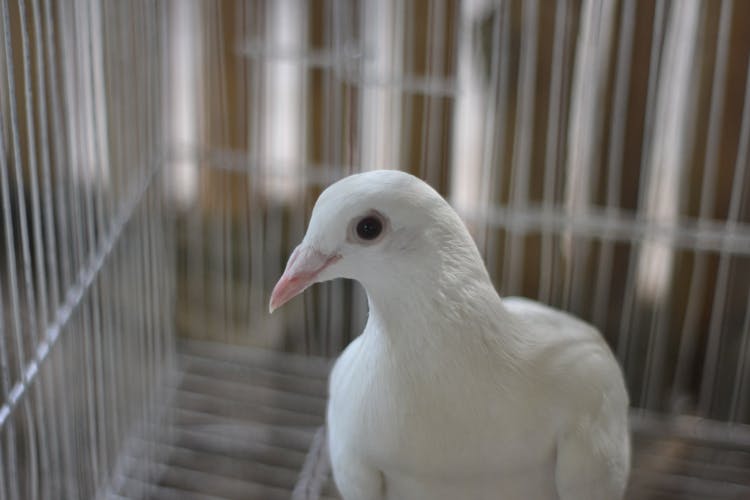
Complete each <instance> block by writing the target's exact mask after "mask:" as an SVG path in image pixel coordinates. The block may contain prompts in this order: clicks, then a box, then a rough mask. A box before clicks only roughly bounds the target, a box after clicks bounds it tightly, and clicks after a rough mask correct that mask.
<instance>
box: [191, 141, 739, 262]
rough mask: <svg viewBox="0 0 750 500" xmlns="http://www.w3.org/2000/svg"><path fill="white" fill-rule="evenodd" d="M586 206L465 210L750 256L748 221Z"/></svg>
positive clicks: (337, 172)
mask: <svg viewBox="0 0 750 500" xmlns="http://www.w3.org/2000/svg"><path fill="white" fill-rule="evenodd" d="M183 154H184V151H183ZM197 155H198V156H199V157H200V158H202V159H203V160H205V161H206V163H207V165H205V167H204V168H217V169H222V170H231V171H238V172H245V173H258V172H263V174H262V175H265V176H268V177H271V178H274V177H284V176H286V174H284V173H276V169H274V168H272V166H271V165H270V164H265V163H262V162H259V161H255V160H253V159H251V158H249V156H248V154H247V153H246V152H242V151H239V150H227V149H224V150H221V149H212V150H209V151H205V152H202V153H197ZM350 171H351V169H350V168H349V167H347V166H344V165H326V164H309V165H305V169H304V172H305V176H304V182H306V183H307V184H309V185H315V186H321V185H327V184H329V183H331V182H333V181H336V180H338V179H340V178H341V177H343V176H344V175H346V173H347V172H350ZM585 210H586V211H585V212H579V213H576V214H568V213H566V212H565V211H564V210H562V209H556V208H555V207H549V206H541V205H528V206H527V207H525V208H524V209H521V210H519V209H510V208H507V207H502V206H495V207H490V208H486V209H480V210H474V211H463V212H460V215H461V216H462V217H463V218H464V219H465V220H468V221H470V222H482V223H486V224H487V225H488V226H489V227H493V228H505V229H508V230H510V231H513V232H517V233H534V232H547V233H549V232H552V233H562V232H563V231H571V232H572V233H573V234H574V235H576V236H584V237H589V238H593V239H601V240H610V241H624V242H642V241H644V240H647V241H663V242H666V243H669V244H670V246H671V247H672V248H678V249H685V250H694V251H701V252H726V253H732V254H734V255H750V224H747V223H740V222H734V221H732V222H726V223H725V222H723V221H719V220H713V219H696V218H691V217H683V218H680V219H678V220H677V221H676V222H675V224H673V225H672V224H670V225H666V224H663V223H661V222H658V221H649V220H645V219H643V218H642V217H638V216H637V215H635V214H634V213H633V212H628V211H625V210H621V209H616V208H611V207H610V208H607V207H594V206H588V207H586V209H585Z"/></svg>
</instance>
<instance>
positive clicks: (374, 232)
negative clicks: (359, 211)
mask: <svg viewBox="0 0 750 500" xmlns="http://www.w3.org/2000/svg"><path fill="white" fill-rule="evenodd" d="M381 232H383V223H382V222H381V221H380V219H378V218H377V217H375V216H374V215H368V216H366V217H363V218H362V219H360V221H359V222H358V223H357V236H359V237H360V238H362V239H363V240H365V241H372V240H374V239H375V238H377V237H378V236H380V233H381Z"/></svg>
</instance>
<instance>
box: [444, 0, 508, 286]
mask: <svg viewBox="0 0 750 500" xmlns="http://www.w3.org/2000/svg"><path fill="white" fill-rule="evenodd" d="M496 9H497V10H496V12H497V15H496V16H495V21H494V23H493V26H492V59H491V61H490V83H489V88H490V89H492V91H491V94H490V98H489V102H488V103H487V109H488V110H490V111H489V112H488V113H486V115H485V121H484V140H483V143H482V147H483V148H484V151H483V152H482V167H481V175H482V184H481V186H480V188H479V189H480V199H481V200H484V202H485V210H486V211H487V212H488V213H489V211H490V210H491V209H492V207H493V206H494V204H495V203H500V197H501V196H502V191H503V186H502V184H503V170H504V168H503V167H504V165H505V156H506V147H507V140H506V138H507V135H508V112H507V108H508V107H509V104H508V94H509V91H510V83H509V80H510V71H509V65H510V60H511V53H510V50H511V47H510V31H511V2H510V1H507V0H506V1H504V2H502V3H501V4H500V5H499V6H498V7H496ZM453 168H458V167H457V166H456V165H454V166H453ZM485 190H486V191H485ZM497 231H498V228H497V227H494V226H492V225H490V224H485V227H484V228H483V231H482V232H483V233H484V234H483V237H482V239H483V240H484V241H483V242H481V241H480V244H481V243H484V245H482V246H483V247H484V255H485V260H486V262H487V272H488V273H489V275H490V277H491V278H492V279H493V280H496V281H495V284H496V286H501V285H502V279H499V280H498V276H497V271H498V269H497V267H498V265H497V250H498V245H499V244H498V237H497ZM506 237H507V232H506ZM503 291H507V290H503Z"/></svg>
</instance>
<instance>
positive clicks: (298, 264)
mask: <svg viewBox="0 0 750 500" xmlns="http://www.w3.org/2000/svg"><path fill="white" fill-rule="evenodd" d="M340 258H341V255H338V254H333V255H326V254H324V253H322V252H319V251H318V250H315V249H314V248H311V247H307V246H303V245H301V244H300V245H299V246H298V247H297V248H295V249H294V252H292V255H291V257H289V262H287V263H286V269H285V270H284V274H282V275H281V278H280V279H279V282H278V283H276V286H275V287H273V292H271V303H270V304H269V306H268V310H269V312H274V311H275V310H276V309H278V308H279V307H281V306H283V305H284V304H286V303H287V302H289V301H290V300H291V299H292V298H294V297H295V296H297V295H299V294H300V293H302V292H303V291H304V290H305V289H306V288H307V287H309V286H310V285H312V284H313V283H314V282H315V278H317V277H318V275H319V274H320V273H321V272H322V271H323V269H325V268H327V267H328V266H330V265H331V264H333V263H334V262H336V261H338V260H339V259H340Z"/></svg>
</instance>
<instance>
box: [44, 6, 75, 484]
mask: <svg viewBox="0 0 750 500" xmlns="http://www.w3.org/2000/svg"><path fill="white" fill-rule="evenodd" d="M61 22H62V21H61ZM44 31H45V32H46V35H47V36H46V43H45V51H46V55H47V62H48V64H49V71H48V74H49V79H50V85H49V88H50V100H51V110H52V124H53V128H54V130H53V134H52V135H53V141H54V152H55V155H54V158H57V159H58V160H57V161H56V167H55V172H56V173H57V175H56V177H57V183H56V192H55V202H56V214H57V224H55V226H56V227H57V228H59V233H58V234H59V236H60V238H59V241H60V259H61V261H62V265H61V266H60V271H61V274H60V285H61V288H60V290H61V291H62V290H66V291H67V290H68V287H69V286H71V285H72V283H73V273H72V270H71V256H70V247H71V244H70V232H69V230H68V223H67V220H68V216H69V211H68V204H67V203H66V198H67V192H66V189H65V188H66V184H67V179H68V175H67V174H66V172H65V164H64V163H63V162H62V161H61V160H59V159H60V158H67V155H66V154H65V147H64V145H63V144H64V141H63V139H64V132H63V126H62V122H61V114H62V112H61V107H60V102H59V98H58V89H60V86H59V85H58V80H57V65H56V63H55V61H57V58H56V56H55V49H54V47H55V46H56V45H55V41H56V36H55V31H54V29H53V23H52V4H51V2H50V0H45V2H44ZM60 60H61V63H62V62H64V61H65V59H64V54H63V51H61V53H60ZM64 333H65V332H62V333H61V335H63V334H64ZM61 344H63V345H60V346H59V347H58V349H57V350H58V354H60V351H61V350H62V349H63V347H64V343H62V342H61ZM53 373H54V374H55V375H56V377H55V378H56V380H65V377H64V375H63V367H62V366H61V361H59V360H58V359H55V358H53ZM58 400H59V401H60V405H59V407H60V410H59V412H58V415H59V418H57V419H55V422H56V425H57V429H58V432H56V433H55V435H56V436H58V439H60V441H61V444H60V446H61V448H62V452H61V454H60V458H61V460H60V469H61V471H60V472H61V478H60V479H61V481H62V483H63V484H62V488H63V489H64V491H65V493H66V496H67V497H68V498H79V497H80V493H79V489H78V483H76V482H75V481H74V480H73V478H74V474H73V472H72V471H71V468H73V467H74V462H73V455H72V453H73V443H72V441H71V438H72V436H71V432H70V429H71V426H70V421H69V417H70V416H71V412H70V409H69V405H68V398H67V397H61V398H59V399H58Z"/></svg>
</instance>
